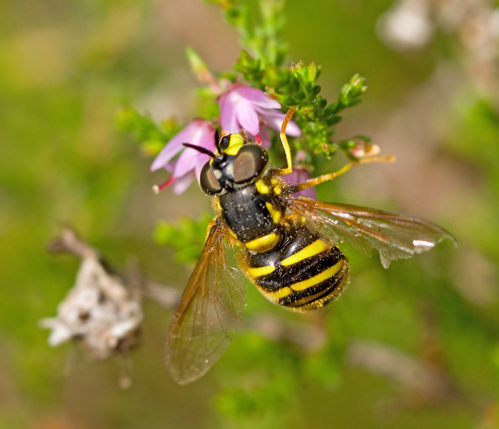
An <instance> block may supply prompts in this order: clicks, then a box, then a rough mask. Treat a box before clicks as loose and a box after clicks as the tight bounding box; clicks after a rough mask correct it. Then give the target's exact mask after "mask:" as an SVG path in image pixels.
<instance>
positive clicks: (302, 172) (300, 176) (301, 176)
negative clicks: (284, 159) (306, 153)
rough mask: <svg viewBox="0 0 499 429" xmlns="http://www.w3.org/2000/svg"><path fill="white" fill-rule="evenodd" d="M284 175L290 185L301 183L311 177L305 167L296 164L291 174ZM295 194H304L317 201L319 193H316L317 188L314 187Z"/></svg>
mask: <svg viewBox="0 0 499 429" xmlns="http://www.w3.org/2000/svg"><path fill="white" fill-rule="evenodd" d="M282 177H283V178H284V180H285V181H286V182H287V183H288V184H289V185H297V184H299V183H303V182H306V181H307V180H308V179H310V174H309V172H308V171H307V170H306V169H305V168H303V167H300V166H299V165H294V166H293V172H292V173H291V174H286V175H285V176H282ZM293 195H294V196H303V197H307V198H311V199H312V200H316V201H317V195H316V193H315V188H313V187H311V188H307V189H305V190H303V191H300V192H297V193H296V194H293Z"/></svg>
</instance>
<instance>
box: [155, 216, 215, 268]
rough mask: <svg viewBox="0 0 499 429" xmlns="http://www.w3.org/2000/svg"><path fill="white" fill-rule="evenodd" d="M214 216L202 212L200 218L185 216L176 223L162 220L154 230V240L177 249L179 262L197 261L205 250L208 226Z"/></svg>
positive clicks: (176, 257) (176, 255) (161, 244)
mask: <svg viewBox="0 0 499 429" xmlns="http://www.w3.org/2000/svg"><path fill="white" fill-rule="evenodd" d="M212 218H213V216H212V215H210V214H209V213H207V212H205V213H202V214H201V216H200V217H199V219H198V220H193V219H191V218H188V217H184V218H182V219H181V220H180V222H178V223H176V224H172V223H168V222H164V221H161V222H160V223H159V224H158V225H157V226H156V230H155V232H154V240H155V241H156V243H157V244H159V245H160V246H168V247H171V248H172V249H174V250H175V252H176V254H175V260H176V261H177V262H179V263H184V264H192V263H195V262H197V260H198V259H199V257H200V256H201V252H202V251H203V245H204V238H205V235H206V228H207V226H208V223H209V222H210V221H211V220H212Z"/></svg>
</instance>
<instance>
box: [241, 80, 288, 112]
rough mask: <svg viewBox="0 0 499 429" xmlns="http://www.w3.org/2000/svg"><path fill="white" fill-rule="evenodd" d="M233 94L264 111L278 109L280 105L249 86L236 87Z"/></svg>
mask: <svg viewBox="0 0 499 429" xmlns="http://www.w3.org/2000/svg"><path fill="white" fill-rule="evenodd" d="M233 91H234V92H237V93H238V94H239V95H240V96H241V97H243V98H245V99H246V100H248V101H250V102H251V103H252V104H254V105H256V106H260V107H262V108H266V109H280V108H281V105H280V104H279V102H278V101H276V100H273V99H272V98H269V97H267V96H266V95H265V93H264V92H263V91H260V90H259V89H256V88H251V87H250V86H242V85H241V86H237V87H235V88H234V89H233Z"/></svg>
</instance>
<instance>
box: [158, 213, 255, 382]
mask: <svg viewBox="0 0 499 429" xmlns="http://www.w3.org/2000/svg"><path fill="white" fill-rule="evenodd" d="M224 237H225V231H224V226H223V225H222V224H221V223H220V222H217V223H216V224H215V225H214V226H213V227H212V228H211V230H210V233H209V236H208V238H207V240H206V243H205V246H204V250H203V253H202V255H201V257H200V259H199V261H198V263H197V265H196V268H195V269H194V271H193V273H192V274H191V277H190V279H189V283H188V284H187V287H186V288H185V291H184V293H183V295H182V298H181V300H180V303H179V305H178V307H177V311H176V313H175V316H174V318H173V321H172V324H171V326H170V331H169V333H168V338H167V342H166V366H167V368H168V370H169V371H170V374H171V376H172V378H173V379H174V380H175V381H176V382H177V383H179V384H182V385H183V384H187V383H191V382H193V381H194V380H197V379H198V378H199V377H201V376H203V375H204V374H205V373H206V372H207V371H208V370H209V369H210V368H211V366H212V365H213V364H214V363H215V362H216V361H217V360H218V359H219V358H220V356H222V354H223V353H224V351H225V350H226V349H227V347H228V346H229V344H230V341H231V337H230V335H229V332H230V331H234V330H236V329H237V328H238V326H239V323H240V320H241V314H242V311H243V308H244V302H245V298H244V284H243V279H242V275H241V273H240V272H239V271H238V270H236V269H234V268H230V267H228V266H227V256H226V251H225V238H224Z"/></svg>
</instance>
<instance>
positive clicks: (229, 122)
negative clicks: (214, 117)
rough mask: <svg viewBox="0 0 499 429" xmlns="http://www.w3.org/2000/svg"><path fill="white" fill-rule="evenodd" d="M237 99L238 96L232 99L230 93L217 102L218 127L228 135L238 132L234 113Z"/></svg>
mask: <svg viewBox="0 0 499 429" xmlns="http://www.w3.org/2000/svg"><path fill="white" fill-rule="evenodd" d="M234 98H235V100H234ZM238 98H239V96H237V95H236V97H233V96H231V93H230V92H226V93H225V94H223V95H222V96H221V97H220V101H219V103H220V125H221V126H222V130H223V131H227V132H228V133H230V134H232V133H237V132H239V127H238V125H237V120H236V113H235V108H236V101H237V99H238Z"/></svg>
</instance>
